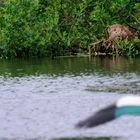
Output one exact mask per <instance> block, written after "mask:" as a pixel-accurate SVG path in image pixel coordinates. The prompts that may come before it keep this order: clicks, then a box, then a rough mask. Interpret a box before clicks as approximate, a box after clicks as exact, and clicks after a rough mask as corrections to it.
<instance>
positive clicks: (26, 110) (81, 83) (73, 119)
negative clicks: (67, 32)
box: [0, 57, 140, 140]
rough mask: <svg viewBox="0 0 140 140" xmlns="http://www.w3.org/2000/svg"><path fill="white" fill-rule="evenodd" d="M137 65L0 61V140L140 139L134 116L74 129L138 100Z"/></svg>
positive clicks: (139, 78) (72, 60) (117, 60)
mask: <svg viewBox="0 0 140 140" xmlns="http://www.w3.org/2000/svg"><path fill="white" fill-rule="evenodd" d="M139 65H140V58H135V59H125V58H122V57H118V58H109V57H93V58H90V57H77V58H76V57H71V58H69V57H65V58H64V57H63V58H62V57H61V58H55V59H48V58H43V59H36V58H34V59H16V60H15V59H14V60H0V122H1V125H0V140H48V139H57V140H140V134H139V130H140V125H139V123H138V122H139V119H140V118H139V117H126V118H120V119H118V120H115V121H112V122H109V123H107V124H104V125H101V126H99V127H97V128H93V129H89V130H77V129H75V124H76V123H77V122H78V121H79V120H82V119H84V118H85V117H87V116H88V115H90V114H91V113H92V112H95V111H97V110H99V109H101V108H102V107H104V106H106V105H108V104H111V103H112V102H114V101H116V100H117V99H119V98H121V97H122V96H126V94H130V95H131V94H137V95H139V94H140V66H139ZM132 128H133V129H132Z"/></svg>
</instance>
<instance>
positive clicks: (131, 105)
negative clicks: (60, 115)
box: [76, 96, 140, 128]
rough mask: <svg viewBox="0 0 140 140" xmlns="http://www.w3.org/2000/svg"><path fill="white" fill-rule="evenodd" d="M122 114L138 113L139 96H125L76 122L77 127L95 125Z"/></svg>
mask: <svg viewBox="0 0 140 140" xmlns="http://www.w3.org/2000/svg"><path fill="white" fill-rule="evenodd" d="M122 115H140V97H138V96H126V97H122V98H120V99H119V100H118V101H116V102H115V103H114V104H112V105H110V106H107V107H105V108H103V109H101V110H99V111H98V112H96V113H94V114H93V115H91V116H90V117H89V118H87V119H85V120H83V121H80V122H79V123H77V124H76V127H77V128H83V127H84V128H90V127H95V126H98V125H101V124H104V123H106V122H109V121H111V120H113V119H116V118H119V117H121V116H122Z"/></svg>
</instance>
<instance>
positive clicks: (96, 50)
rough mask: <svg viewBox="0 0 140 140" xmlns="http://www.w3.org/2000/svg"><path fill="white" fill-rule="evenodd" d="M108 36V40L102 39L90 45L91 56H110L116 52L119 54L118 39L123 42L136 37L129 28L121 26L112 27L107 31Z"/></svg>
mask: <svg viewBox="0 0 140 140" xmlns="http://www.w3.org/2000/svg"><path fill="white" fill-rule="evenodd" d="M107 34H108V36H107V39H101V40H98V41H97V42H94V43H92V44H90V46H89V54H90V55H110V54H112V52H114V51H116V54H118V52H119V51H118V47H117V45H116V42H115V40H116V39H117V38H119V39H121V40H128V39H131V37H132V36H133V35H134V34H133V33H132V32H131V31H130V30H129V29H128V28H127V27H125V26H122V25H120V24H114V25H112V26H110V27H109V28H108V30H107Z"/></svg>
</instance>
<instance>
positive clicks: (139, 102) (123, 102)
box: [116, 96, 140, 107]
mask: <svg viewBox="0 0 140 140" xmlns="http://www.w3.org/2000/svg"><path fill="white" fill-rule="evenodd" d="M129 105H132V106H134V105H136V106H140V97H138V96H126V97H122V98H121V99H119V100H118V101H117V104H116V106H117V107H122V106H129Z"/></svg>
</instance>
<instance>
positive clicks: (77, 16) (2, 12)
mask: <svg viewBox="0 0 140 140" xmlns="http://www.w3.org/2000/svg"><path fill="white" fill-rule="evenodd" d="M0 1H1V3H0V26H1V30H0V56H1V57H21V56H56V55H67V54H70V50H71V48H72V47H73V46H74V47H75V46H76V47H77V46H80V47H81V48H83V49H84V50H86V49H87V48H88V46H89V44H90V43H92V42H95V41H96V40H97V39H101V38H106V29H107V28H108V27H109V26H110V25H112V24H115V23H119V24H123V25H126V26H129V27H131V28H132V29H133V30H134V31H135V32H136V31H137V32H140V3H139V0H116V1H112V0H76V1H75V0H0ZM121 44H122V43H121ZM124 44H125V43H123V45H124ZM126 45H128V46H129V47H128V49H124V52H123V53H124V54H126V55H127V56H130V55H132V53H133V56H135V55H138V54H140V52H139V51H138V50H135V48H134V49H131V48H133V47H134V46H135V45H136V46H137V47H139V46H140V38H139V37H137V39H134V40H133V41H132V42H131V43H129V44H126ZM124 47H125V45H124ZM125 50H126V51H125ZM128 50H129V52H127V51H128ZM131 50H133V51H131Z"/></svg>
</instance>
